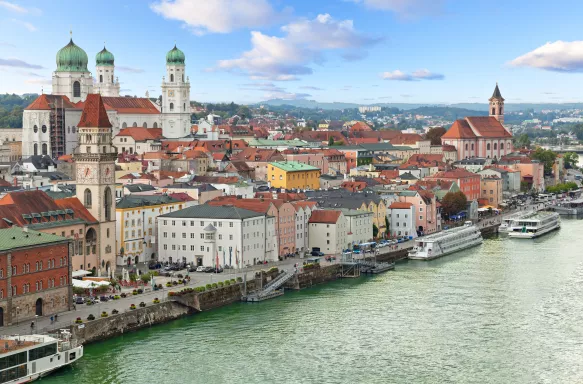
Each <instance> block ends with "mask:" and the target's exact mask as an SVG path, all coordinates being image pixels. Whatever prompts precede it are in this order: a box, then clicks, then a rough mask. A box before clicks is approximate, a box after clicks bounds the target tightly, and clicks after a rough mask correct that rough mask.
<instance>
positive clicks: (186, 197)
mask: <svg viewBox="0 0 583 384" xmlns="http://www.w3.org/2000/svg"><path fill="white" fill-rule="evenodd" d="M168 196H170V197H171V198H173V199H176V200H180V201H184V202H186V201H195V200H194V199H193V198H192V197H190V195H189V194H188V193H186V192H175V193H169V194H168Z"/></svg>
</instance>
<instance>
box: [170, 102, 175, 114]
mask: <svg viewBox="0 0 583 384" xmlns="http://www.w3.org/2000/svg"><path fill="white" fill-rule="evenodd" d="M172 111H174V103H170V112H172Z"/></svg>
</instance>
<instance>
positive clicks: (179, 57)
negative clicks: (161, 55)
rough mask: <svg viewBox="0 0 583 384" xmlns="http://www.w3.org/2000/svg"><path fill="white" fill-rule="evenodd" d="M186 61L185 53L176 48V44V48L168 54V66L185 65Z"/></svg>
mask: <svg viewBox="0 0 583 384" xmlns="http://www.w3.org/2000/svg"><path fill="white" fill-rule="evenodd" d="M185 60H186V58H185V57H184V52H182V51H181V50H180V49H178V48H176V44H174V48H172V49H171V50H170V51H169V52H168V53H167V54H166V64H184V61H185Z"/></svg>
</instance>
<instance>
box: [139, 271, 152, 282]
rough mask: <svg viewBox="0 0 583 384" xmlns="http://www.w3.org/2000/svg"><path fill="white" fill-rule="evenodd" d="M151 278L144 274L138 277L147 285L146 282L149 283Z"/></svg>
mask: <svg viewBox="0 0 583 384" xmlns="http://www.w3.org/2000/svg"><path fill="white" fill-rule="evenodd" d="M151 278H152V277H151V276H150V274H149V273H144V274H143V275H141V276H140V279H141V280H142V281H143V282H144V283H147V282H148V281H150V279H151Z"/></svg>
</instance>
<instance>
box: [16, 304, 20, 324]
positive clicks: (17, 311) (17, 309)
mask: <svg viewBox="0 0 583 384" xmlns="http://www.w3.org/2000/svg"><path fill="white" fill-rule="evenodd" d="M19 312H20V307H16V325H18V314H19Z"/></svg>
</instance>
